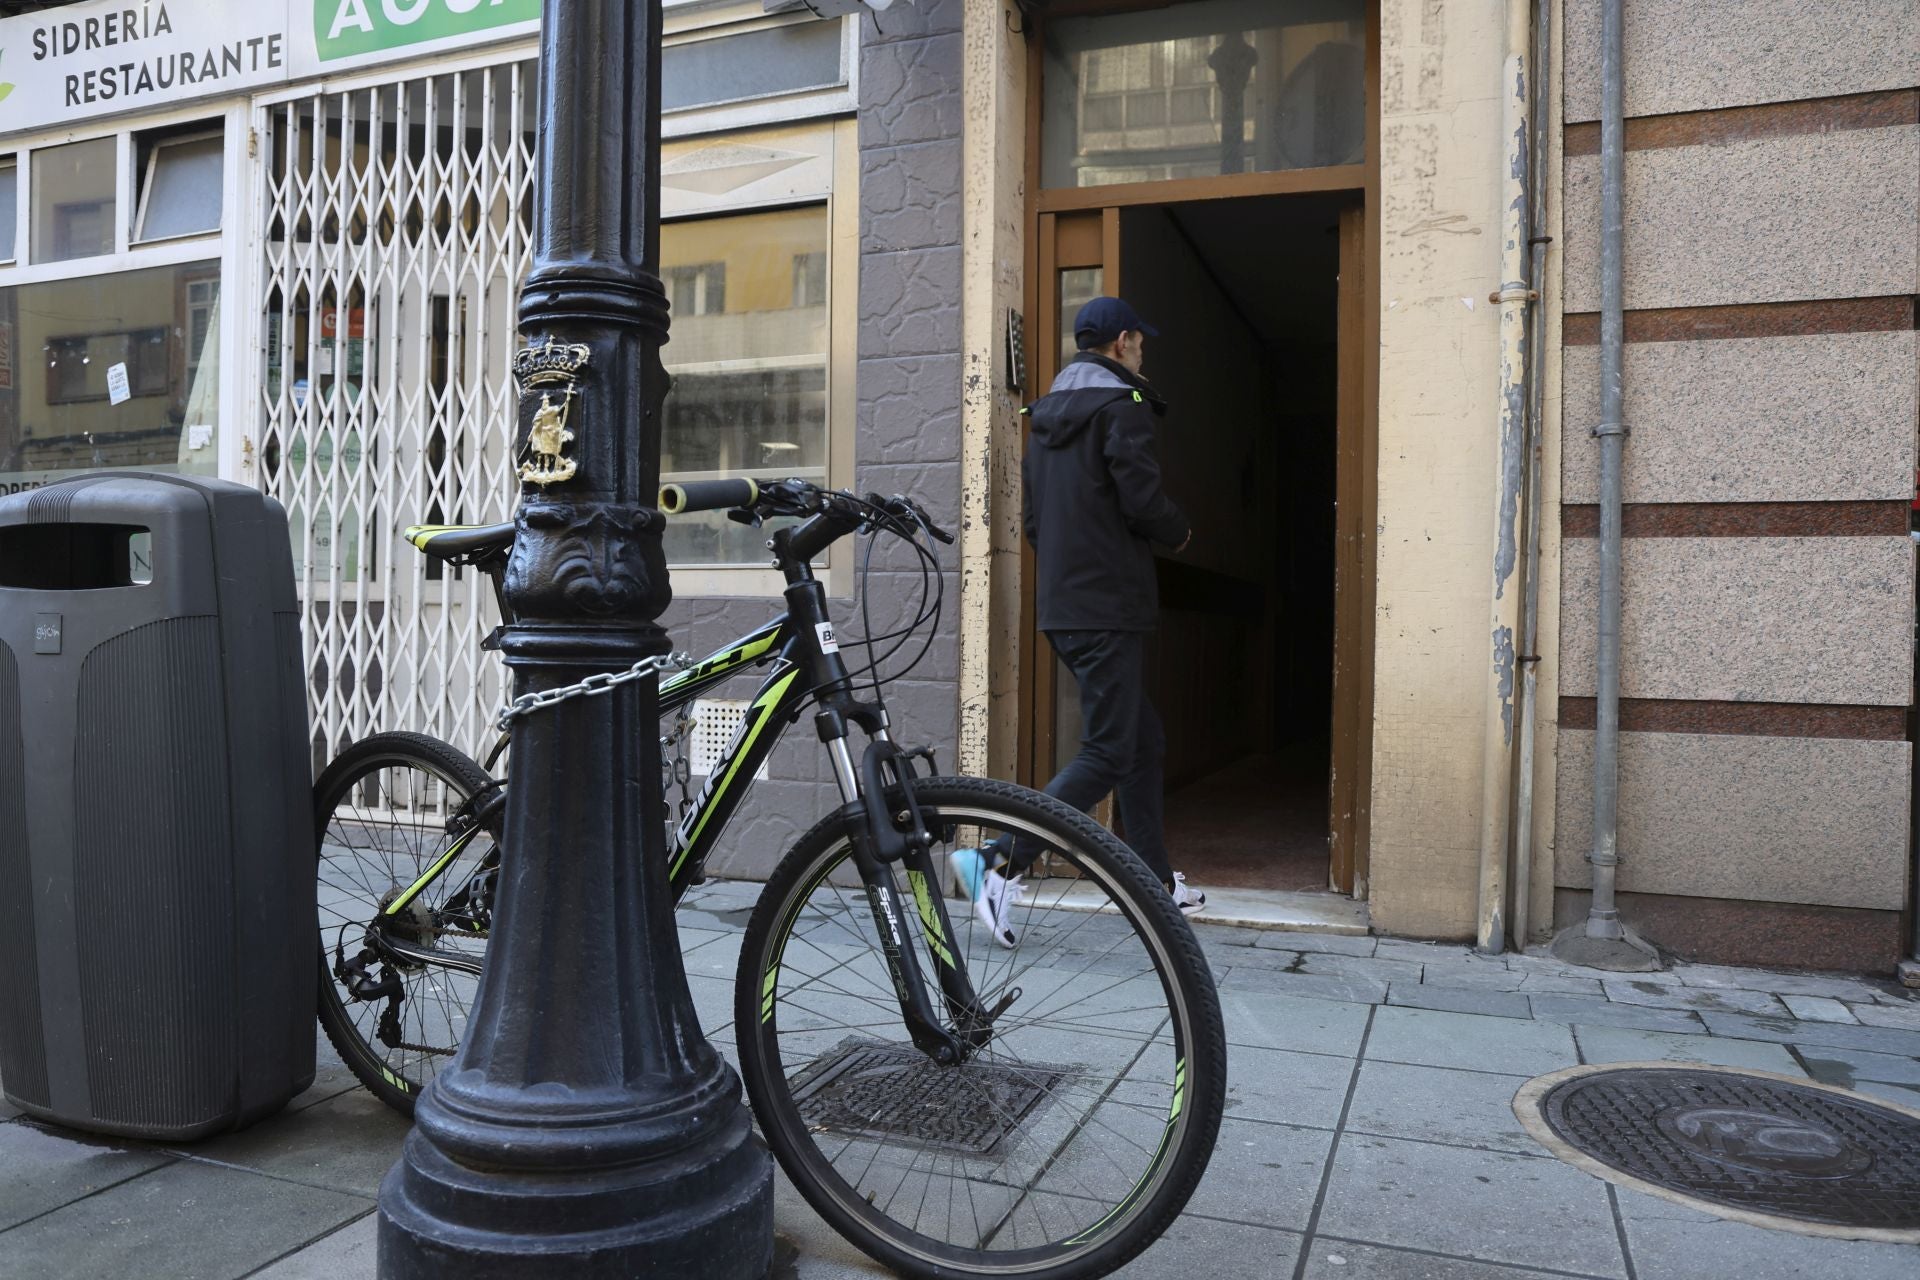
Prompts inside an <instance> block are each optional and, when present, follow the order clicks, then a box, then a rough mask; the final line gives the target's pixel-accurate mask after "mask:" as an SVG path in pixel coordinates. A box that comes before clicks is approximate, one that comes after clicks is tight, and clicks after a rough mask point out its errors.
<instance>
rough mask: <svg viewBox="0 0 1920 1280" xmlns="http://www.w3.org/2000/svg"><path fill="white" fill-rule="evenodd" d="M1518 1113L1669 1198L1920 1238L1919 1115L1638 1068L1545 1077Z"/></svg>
mask: <svg viewBox="0 0 1920 1280" xmlns="http://www.w3.org/2000/svg"><path fill="white" fill-rule="evenodd" d="M1514 1110H1515V1112H1516V1113H1517V1114H1518V1115H1519V1116H1520V1119H1521V1121H1522V1123H1524V1124H1525V1125H1526V1126H1527V1128H1528V1129H1529V1131H1531V1132H1532V1133H1533V1135H1534V1136H1535V1137H1536V1138H1539V1139H1540V1140H1541V1142H1542V1143H1543V1144H1544V1145H1546V1146H1547V1147H1548V1148H1549V1149H1551V1150H1553V1151H1555V1152H1556V1153H1557V1154H1559V1155H1561V1156H1562V1157H1563V1158H1566V1159H1569V1160H1572V1161H1573V1162H1574V1163H1576V1164H1580V1165H1581V1166H1582V1167H1585V1168H1588V1169H1589V1171H1590V1172H1594V1173H1598V1174H1600V1175H1601V1176H1602V1177H1607V1178H1611V1179H1612V1180H1613V1181H1616V1182H1626V1183H1629V1184H1630V1185H1636V1186H1638V1187H1639V1188H1640V1189H1641V1190H1646V1191H1651V1192H1653V1193H1654V1194H1656V1195H1663V1196H1666V1197H1667V1198H1668V1199H1678V1200H1683V1201H1692V1202H1695V1203H1697V1204H1698V1205H1699V1207H1702V1208H1708V1209H1711V1210H1715V1211H1717V1212H1720V1213H1721V1215H1722V1216H1737V1217H1742V1218H1746V1219H1749V1220H1753V1221H1760V1222H1763V1223H1764V1224H1765V1225H1770V1226H1780V1227H1787V1228H1790V1229H1793V1230H1799V1231H1809V1230H1811V1231H1813V1232H1815V1233H1816V1234H1833V1235H1845V1236H1852V1237H1856V1238H1862V1239H1898V1240H1920V1115H1914V1114H1911V1113H1909V1112H1906V1111H1904V1110H1901V1109H1897V1108H1894V1107H1888V1106H1882V1105H1879V1104H1878V1103H1876V1102H1874V1101H1872V1100H1870V1099H1868V1098H1864V1097H1861V1096H1860V1095H1858V1094H1854V1093H1849V1092H1846V1091H1844V1090H1838V1089H1830V1088H1827V1087H1825V1086H1821V1085H1816V1084H1813V1083H1811V1082H1807V1081H1796V1080H1793V1079H1790V1078H1789V1077H1786V1076H1776V1075H1770V1074H1766V1073H1760V1072H1753V1073H1748V1072H1732V1071H1719V1070H1712V1069H1708V1068H1703V1067H1685V1066H1681V1067H1675V1066H1660V1065H1654V1064H1643V1063H1634V1064H1628V1065H1622V1066H1608V1067H1576V1068H1573V1069H1572V1070H1569V1071H1560V1072H1555V1073H1554V1074H1552V1075H1550V1076H1542V1077H1541V1078H1540V1079H1538V1080H1534V1081H1531V1082H1529V1083H1528V1084H1527V1086H1526V1087H1525V1088H1523V1089H1522V1090H1521V1091H1520V1094H1519V1096H1518V1097H1516V1098H1515V1099H1514ZM1595 1166H1598V1167H1595ZM1621 1175H1625V1176H1624V1177H1623V1176H1621ZM1729 1210H1731V1211H1733V1214H1732V1215H1729V1214H1728V1213H1727V1211H1729Z"/></svg>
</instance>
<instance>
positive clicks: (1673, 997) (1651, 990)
mask: <svg viewBox="0 0 1920 1280" xmlns="http://www.w3.org/2000/svg"><path fill="white" fill-rule="evenodd" d="M1600 985H1601V987H1602V988H1604V989H1605V991H1606V994H1607V999H1609V1000H1612V1001H1615V1002H1616V1003H1619V1004H1640V1005H1648V1006H1650V1007H1652V1008H1655V1009H1698V1010H1707V1009H1713V1010H1717V1011H1718V1012H1721V1013H1751V1014H1757V1015H1759V1016H1761V1017H1774V1018H1778V1017H1782V1016H1785V1014H1786V1012H1787V1011H1786V1008H1785V1006H1783V1005H1782V1004H1781V1003H1780V1001H1779V1000H1777V999H1776V998H1774V996H1773V994H1772V993H1771V992H1767V991H1746V990H1742V989H1741V988H1739V987H1685V986H1673V985H1671V984H1668V983H1658V982H1641V981H1639V980H1638V979H1634V978H1608V979H1606V980H1604V981H1603V982H1602V983H1601V984H1600Z"/></svg>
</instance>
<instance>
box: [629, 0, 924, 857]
mask: <svg viewBox="0 0 1920 1280" xmlns="http://www.w3.org/2000/svg"><path fill="white" fill-rule="evenodd" d="M960 15H961V4H960V0H919V2H918V3H915V4H913V5H910V6H909V5H896V6H894V7H893V8H892V9H890V10H888V11H887V12H885V13H880V14H869V15H865V16H863V17H862V18H861V19H860V23H861V40H860V110H859V145H860V166H859V169H860V190H859V193H858V195H859V201H860V273H859V274H860V293H859V299H858V303H857V307H858V312H857V314H858V325H859V338H858V355H857V361H856V369H855V379H856V383H855V401H856V408H855V415H854V421H852V422H835V423H834V424H833V428H834V430H836V431H849V430H850V431H852V432H853V433H854V450H853V451H854V472H855V473H854V475H852V476H849V477H845V478H844V479H843V480H841V481H840V483H842V484H844V485H845V486H846V487H849V488H852V489H855V490H856V491H857V492H862V493H864V492H867V491H869V490H873V491H879V492H881V493H887V494H892V493H907V494H911V495H913V496H914V497H916V498H918V499H919V500H920V501H921V502H923V503H924V504H925V505H926V506H927V508H928V510H929V511H930V512H932V513H933V515H934V518H935V519H936V520H938V521H939V522H940V523H942V524H944V525H946V526H947V527H948V528H954V527H957V525H958V520H959V506H960V496H959V495H960V474H959V465H960V464H959V456H960V420H959V407H960V354H959V353H960V311H959V296H960V219H959V209H960V131H961V107H960V74H961V46H960V40H961V37H960ZM841 194H842V195H845V194H846V193H844V192H843V193H841ZM860 550H861V552H862V553H864V551H865V545H864V543H863V544H861V546H860ZM872 563H873V570H874V571H873V574H872V578H871V586H870V592H871V603H872V612H873V623H874V628H875V631H876V632H880V631H885V630H889V629H891V628H892V627H894V626H897V625H900V624H901V623H902V622H904V621H908V620H911V618H912V617H913V615H914V612H915V611H916V610H917V608H918V605H919V600H920V598H921V591H922V580H921V576H920V573H919V570H918V567H917V562H916V561H915V560H914V559H913V558H912V557H911V555H910V554H909V555H905V556H903V555H901V554H899V552H897V551H892V550H889V549H887V547H886V544H885V543H882V544H881V550H880V552H879V554H877V555H876V556H875V557H874V559H873V562H872ZM944 564H945V567H946V570H947V572H946V573H945V575H944V576H945V581H946V591H947V607H946V612H945V620H944V622H943V624H942V627H941V630H940V632H939V633H937V634H936V635H935V637H934V643H933V646H932V648H931V649H930V650H929V652H928V653H927V655H926V657H925V659H924V660H922V661H921V663H920V664H919V665H918V666H917V667H916V668H914V670H913V672H912V674H911V675H910V676H909V677H907V678H906V679H903V680H900V681H898V682H896V683H894V684H892V685H890V686H889V687H888V690H887V697H888V703H889V706H890V708H891V709H892V712H893V715H894V722H895V727H896V736H897V737H898V738H899V739H900V740H901V741H903V742H907V743H910V744H915V745H918V744H920V743H926V742H931V743H935V744H938V745H939V746H940V747H941V748H942V750H941V753H940V760H941V764H942V765H943V766H944V767H947V768H951V767H952V763H951V762H952V760H953V749H952V748H953V744H954V741H955V737H956V734H957V732H958V680H959V669H960V662H959V650H958V645H957V642H956V637H955V633H954V620H955V619H956V618H957V616H958V612H959V609H958V592H959V585H958V578H957V575H956V574H955V573H954V572H953V567H954V557H953V555H952V553H951V551H948V552H947V554H946V556H945V557H944ZM852 589H853V583H852V576H851V574H850V573H842V574H841V575H840V576H839V577H838V578H836V580H835V582H834V584H833V592H832V600H831V607H832V608H833V609H834V611H835V618H836V621H837V622H838V623H839V624H840V629H841V633H842V641H841V643H842V645H843V647H844V646H846V645H847V637H848V636H857V635H859V634H862V632H863V629H864V624H863V622H862V620H861V618H860V614H859V611H858V609H857V607H856V601H855V598H854V596H853V594H852ZM781 607H782V604H781V601H780V599H779V597H778V596H768V597H759V598H745V597H724V598H699V599H682V600H677V601H675V603H674V605H673V608H672V609H671V610H670V611H669V612H668V614H667V615H666V618H665V619H664V621H665V623H666V625H667V626H668V628H669V629H670V631H671V632H672V634H673V638H674V643H675V645H676V646H678V647H681V648H688V649H704V648H708V647H712V646H715V645H718V644H721V643H724V642H725V641H726V640H727V639H729V638H731V637H733V636H735V635H737V634H740V633H741V632H744V631H746V630H748V629H749V628H751V627H753V626H756V625H758V624H759V623H760V622H762V621H764V620H765V619H766V618H767V617H769V616H771V615H772V614H774V613H777V612H778V611H779V610H780V609H781ZM919 647H920V638H916V640H915V642H914V644H913V645H912V646H911V647H910V648H909V649H908V650H906V651H905V652H904V653H902V654H901V655H900V656H898V657H896V658H895V659H894V660H893V661H892V662H891V663H889V664H888V669H889V670H892V669H897V668H899V667H903V666H905V659H907V658H908V657H911V656H912V654H914V653H917V652H918V651H919ZM846 652H847V654H848V657H849V659H850V661H853V660H856V659H857V660H858V661H859V662H864V658H860V657H858V654H859V651H857V650H855V649H852V648H850V647H849V648H846ZM751 688H752V684H751V681H750V679H743V680H742V681H740V682H739V683H738V684H737V686H736V687H734V688H730V689H728V690H725V691H723V693H722V695H721V696H728V697H749V696H751ZM838 803H839V795H838V791H837V790H836V788H835V786H834V783H833V775H832V771H831V769H830V768H829V767H828V765H827V763H826V757H825V756H824V754H823V753H822V751H821V748H820V744H819V742H818V740H817V739H816V738H815V737H814V736H813V729H812V725H811V724H810V723H808V722H806V721H805V720H804V719H803V720H802V721H801V722H800V723H798V724H796V725H794V726H792V727H791V728H790V729H789V730H788V732H787V738H786V741H785V742H783V743H782V745H781V746H780V748H779V749H778V750H777V751H776V752H775V753H774V756H773V758H772V760H770V761H769V763H768V781H765V782H761V783H759V784H758V785H757V786H756V787H755V789H754V791H753V794H752V795H751V796H750V797H749V798H748V800H747V803H746V804H745V805H744V806H743V807H742V808H741V810H740V812H739V813H738V814H736V815H735V817H734V819H733V824H732V826H731V827H730V828H729V830H728V831H727V833H726V836H725V838H724V839H723V841H722V842H721V846H720V848H719V849H718V850H717V851H716V852H715V854H714V857H713V861H712V862H710V863H709V864H708V870H709V873H710V874H714V875H718V876H724V877H730V878H747V879H758V878H762V877H764V876H765V875H766V873H767V872H768V871H769V870H771V869H772V867H773V864H774V862H775V860H776V859H777V858H778V857H779V856H780V854H781V853H782V852H784V850H785V849H786V847H787V846H788V845H789V844H791V843H792V841H793V840H794V839H795V838H796V837H797V836H798V835H799V834H801V833H802V832H804V831H805V830H806V829H807V828H808V827H810V826H812V825H813V823H814V822H815V821H817V820H818V819H819V818H820V817H822V816H824V815H825V814H827V813H829V812H831V811H832V810H833V808H834V807H835V806H837V804H838Z"/></svg>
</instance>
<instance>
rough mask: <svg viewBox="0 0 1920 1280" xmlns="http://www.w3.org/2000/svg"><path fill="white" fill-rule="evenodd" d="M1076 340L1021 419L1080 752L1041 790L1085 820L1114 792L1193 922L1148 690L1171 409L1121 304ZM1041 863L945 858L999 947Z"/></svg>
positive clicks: (1028, 520)
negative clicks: (1166, 823)
mask: <svg viewBox="0 0 1920 1280" xmlns="http://www.w3.org/2000/svg"><path fill="white" fill-rule="evenodd" d="M1073 331H1074V341H1075V344H1076V345H1077V346H1078V347H1079V349H1080V350H1079V354H1078V355H1076V356H1075V357H1074V358H1073V360H1072V361H1071V362H1070V363H1069V364H1068V365H1067V367H1066V368H1065V369H1062V370H1061V371H1060V376H1059V377H1057V378H1055V379H1054V380H1053V386H1052V388H1051V389H1049V391H1048V392H1047V394H1046V395H1044V396H1042V397H1041V398H1040V399H1039V400H1037V401H1035V402H1034V403H1033V404H1032V406H1030V407H1029V408H1028V409H1027V410H1026V411H1025V412H1026V413H1027V415H1028V416H1029V418H1030V419H1031V422H1032V430H1031V432H1030V439H1029V444H1028V447H1027V456H1026V459H1025V461H1024V463H1023V466H1022V477H1021V478H1022V482H1023V488H1024V492H1025V498H1026V510H1025V513H1024V517H1023V523H1024V525H1025V529H1026V535H1027V541H1029V542H1031V543H1032V544H1033V548H1034V553H1035V558H1036V559H1037V561H1038V581H1037V582H1036V583H1035V604H1036V609H1037V612H1038V615H1039V618H1038V621H1039V624H1040V630H1041V631H1043V632H1045V633H1046V636H1047V642H1048V643H1049V644H1050V645H1052V646H1053V651H1054V652H1055V653H1057V654H1059V655H1060V659H1061V661H1062V662H1064V663H1066V665H1067V668H1068V670H1070V671H1072V672H1073V678H1074V680H1075V681H1076V682H1077V683H1078V684H1079V686H1080V720H1081V725H1082V736H1081V742H1080V752H1079V754H1078V755H1076V756H1075V757H1074V758H1073V759H1072V760H1071V761H1069V762H1068V764H1067V766H1066V768H1064V769H1062V770H1061V771H1060V772H1059V774H1058V775H1057V776H1055V778H1054V779H1053V781H1051V782H1049V783H1048V784H1047V787H1046V791H1047V794H1048V795H1050V796H1054V797H1056V798H1057V799H1060V800H1064V801H1065V802H1067V803H1068V804H1071V805H1073V806H1074V807H1075V808H1077V809H1080V810H1082V811H1083V812H1090V811H1091V810H1092V809H1093V807H1094V806H1095V805H1096V804H1098V803H1100V800H1101V799H1102V798H1103V797H1104V796H1106V795H1107V793H1108V792H1112V793H1113V796H1114V805H1115V808H1116V809H1117V810H1118V811H1119V818H1120V825H1121V827H1122V829H1123V831H1124V832H1125V835H1126V839H1127V843H1128V844H1130V845H1131V846H1132V847H1133V850H1134V852H1135V853H1137V854H1139V855H1140V859H1141V861H1143V862H1145V863H1146V864H1147V866H1148V868H1149V869H1151V870H1152V871H1153V872H1154V873H1155V874H1156V875H1158V876H1159V877H1160V881H1161V883H1162V884H1164V885H1166V886H1167V891H1168V892H1169V893H1171V894H1172V895H1173V900H1174V902H1175V903H1177V904H1178V905H1179V907H1180V910H1181V911H1183V912H1185V913H1186V914H1188V915H1192V914H1193V913H1194V912H1196V911H1199V910H1200V909H1201V908H1203V907H1205V906H1206V902H1207V897H1206V895H1205V894H1204V893H1201V892H1199V891H1198V890H1195V889H1191V888H1188V887H1187V883H1186V877H1185V876H1184V875H1181V874H1180V873H1178V872H1176V871H1174V870H1173V869H1172V867H1171V865H1170V864H1169V862H1168V859H1167V848H1166V844H1165V841H1164V837H1163V832H1162V825H1163V818H1164V808H1165V801H1164V795H1163V786H1164V784H1163V782H1162V777H1161V766H1162V761H1163V759H1164V757H1165V755H1166V736H1165V734H1164V733H1163V732H1162V730H1161V726H1160V717H1159V715H1158V714H1156V713H1155V711H1154V709H1153V706H1152V704H1151V703H1150V702H1149V701H1148V700H1147V694H1146V687H1145V683H1146V652H1147V637H1148V635H1149V633H1151V632H1152V631H1153V629H1154V627H1155V626H1156V625H1157V624H1158V622H1159V613H1160V601H1159V590H1158V587H1157V585H1156V583H1155V577H1154V564H1153V546H1154V545H1155V544H1158V545H1160V546H1164V547H1170V548H1172V549H1173V550H1175V551H1183V550H1185V549H1186V545H1187V543H1188V542H1189V541H1190V540H1191V539H1192V526H1191V525H1190V524H1189V523H1188V522H1187V517H1186V516H1185V514H1183V513H1182V512H1181V510H1180V508H1179V507H1177V506H1175V505H1174V503H1173V500H1172V499H1171V498H1169V497H1168V496H1167V495H1166V493H1165V491H1164V490H1163V489H1162V488H1161V484H1160V463H1159V460H1158V459H1157V458H1156V457H1155V454H1154V446H1153V431H1154V420H1155V419H1156V418H1158V417H1160V416H1161V415H1162V414H1164V413H1165V412H1166V409H1167V406H1166V402H1165V401H1164V400H1162V399H1160V397H1159V396H1157V395H1155V394H1154V391H1153V388H1152V387H1150V386H1149V385H1148V384H1147V382H1146V380H1145V379H1144V378H1142V377H1141V376H1140V370H1141V368H1142V366H1143V363H1144V356H1145V349H1146V340H1147V339H1148V338H1149V337H1157V336H1158V331H1157V330H1156V329H1154V328H1153V327H1152V326H1151V325H1149V324H1148V323H1147V322H1146V321H1144V320H1142V319H1141V318H1140V317H1139V316H1138V315H1136V314H1134V310H1133V308H1132V307H1130V306H1128V305H1127V304H1126V303H1125V302H1123V301H1121V300H1120V299H1119V298H1095V299H1094V300H1093V301H1091V302H1089V303H1087V304H1086V305H1085V306H1084V307H1081V308H1080V311H1079V314H1078V315H1076V316H1075V317H1074V323H1073ZM1038 854H1039V850H1038V849H1037V848H1030V847H1027V842H1026V841H1024V840H1023V841H1018V842H1015V841H1013V840H1012V839H1011V838H1010V837H1006V836H1002V837H1001V838H1000V839H999V840H996V841H994V842H992V843H990V844H988V845H986V846H985V847H983V848H981V849H979V850H974V849H960V850H956V851H955V852H954V853H953V854H952V856H951V858H950V859H949V861H950V864H951V866H952V868H953V872H954V875H955V878H956V879H958V880H959V882H960V884H961V886H962V887H963V888H965V889H966V891H967V893H968V895H969V896H971V897H972V898H973V902H974V914H975V915H976V916H978V917H979V919H980V920H981V922H982V923H983V924H985V925H986V926H987V928H988V929H989V930H991V931H992V933H993V936H994V939H995V941H997V942H999V943H1000V945H1001V946H1003V947H1009V948H1010V947H1012V946H1014V945H1015V943H1016V942H1017V941H1018V938H1017V935H1016V934H1015V933H1014V930H1013V929H1012V927H1011V923H1010V921H1011V916H1012V911H1013V907H1014V906H1015V905H1016V904H1017V903H1018V902H1019V900H1020V895H1021V885H1020V877H1021V875H1022V874H1023V873H1024V872H1025V871H1026V870H1027V869H1028V868H1029V867H1030V866H1031V865H1032V864H1033V862H1034V859H1035V858H1036V857H1037V856H1038Z"/></svg>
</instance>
